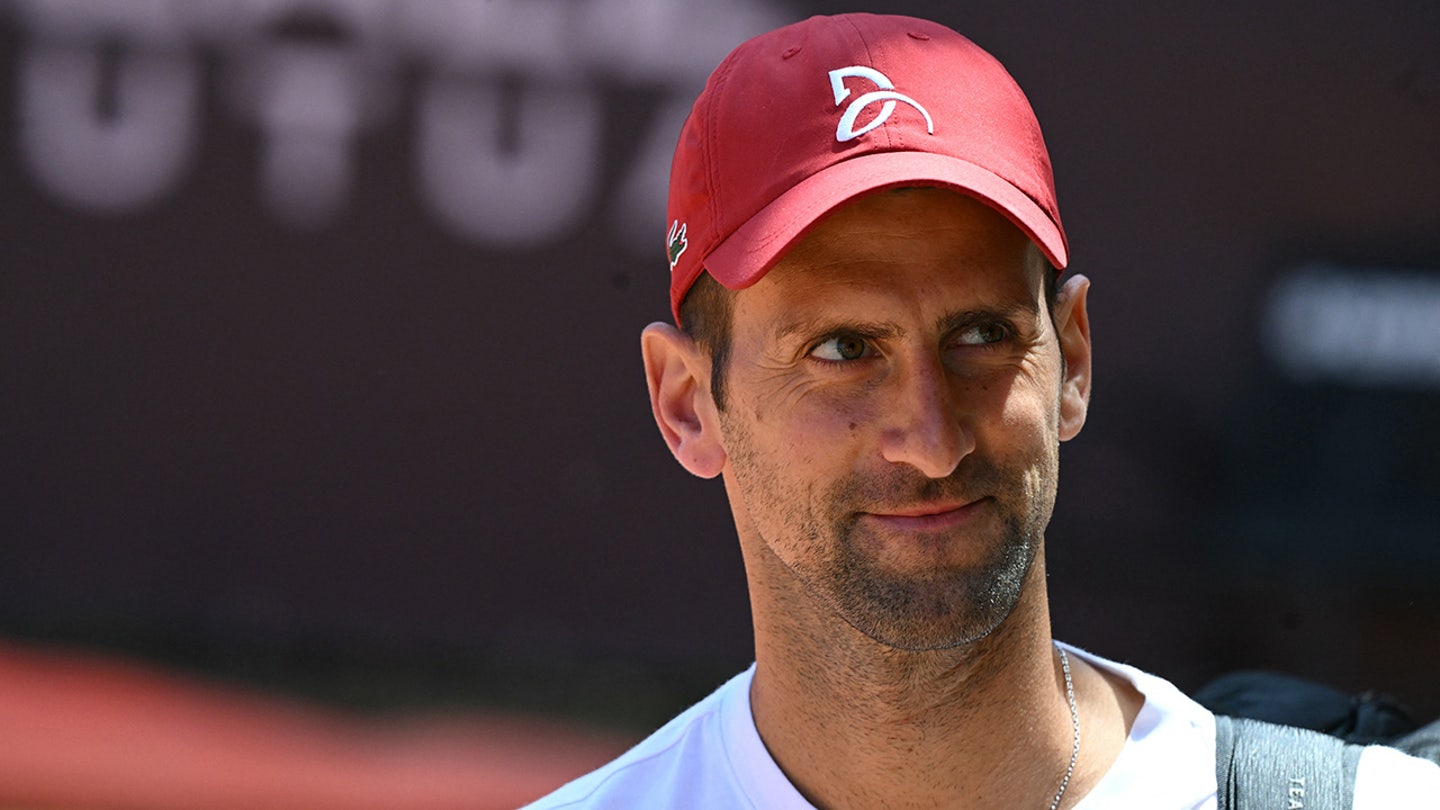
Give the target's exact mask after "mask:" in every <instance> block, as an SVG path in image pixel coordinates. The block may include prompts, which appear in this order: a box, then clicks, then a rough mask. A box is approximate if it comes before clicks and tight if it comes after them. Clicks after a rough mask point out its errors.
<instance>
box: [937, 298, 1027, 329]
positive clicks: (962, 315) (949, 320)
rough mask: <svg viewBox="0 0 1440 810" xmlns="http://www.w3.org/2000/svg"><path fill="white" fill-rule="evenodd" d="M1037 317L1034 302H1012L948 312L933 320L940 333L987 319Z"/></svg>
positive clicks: (1005, 319)
mask: <svg viewBox="0 0 1440 810" xmlns="http://www.w3.org/2000/svg"><path fill="white" fill-rule="evenodd" d="M1027 317H1029V318H1039V317H1040V307H1039V305H1038V304H1036V303H1025V304H1022V303H1013V304H1006V305H1004V306H998V307H982V308H979V309H967V310H962V311H960V312H949V313H946V314H945V315H942V316H941V317H940V319H939V320H938V321H936V322H935V328H936V329H937V330H938V331H939V332H940V333H942V334H944V333H946V332H953V331H955V330H957V329H963V328H965V327H967V326H974V325H975V324H977V323H986V322H989V321H1016V320H1021V319H1024V318H1027Z"/></svg>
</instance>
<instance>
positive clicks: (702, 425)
mask: <svg viewBox="0 0 1440 810" xmlns="http://www.w3.org/2000/svg"><path fill="white" fill-rule="evenodd" d="M640 351H641V353H642V354H643V355H644V357H645V381H646V383H647V384H648V385H649V388H650V409H651V411H653V412H654V414H655V424H656V425H657V426H659V428H660V435H661V436H663V437H665V443H666V444H667V445H669V446H670V452H671V453H672V454H674V456H675V460H676V461H679V462H680V465H681V466H683V467H684V468H685V469H687V470H689V471H690V472H691V473H693V474H695V475H698V476H700V477H701V478H714V477H715V476H717V475H719V474H720V473H721V472H722V471H723V470H724V469H725V461H726V455H725V447H724V444H723V443H722V442H721V440H720V414H719V413H718V412H717V411H716V410H715V402H714V400H713V399H712V398H711V397H710V385H709V380H710V359H709V357H708V356H707V355H706V353H705V352H704V351H702V350H701V348H700V347H699V346H698V345H696V343H695V341H694V340H692V339H691V338H690V336H689V335H687V334H685V333H684V332H681V331H680V330H679V329H677V328H675V327H674V326H671V325H670V324H668V323H652V324H650V325H649V326H647V327H645V331H644V332H642V333H641V335H640Z"/></svg>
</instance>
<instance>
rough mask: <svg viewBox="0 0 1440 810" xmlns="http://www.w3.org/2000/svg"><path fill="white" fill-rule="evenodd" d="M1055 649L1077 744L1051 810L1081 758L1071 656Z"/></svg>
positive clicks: (1072, 748)
mask: <svg viewBox="0 0 1440 810" xmlns="http://www.w3.org/2000/svg"><path fill="white" fill-rule="evenodd" d="M1055 650H1056V652H1058V653H1060V669H1061V670H1063V671H1064V672H1065V699H1066V700H1067V701H1069V702H1070V728H1072V729H1074V730H1075V744H1074V745H1073V746H1071V748H1070V764H1069V765H1067V766H1066V767H1065V778H1064V779H1061V780H1060V789H1059V790H1057V791H1055V800H1054V801H1052V802H1050V810H1056V808H1058V807H1059V806H1060V799H1062V798H1064V796H1065V788H1067V787H1070V777H1071V776H1072V775H1073V774H1074V773H1075V763H1076V761H1078V760H1079V759H1080V709H1079V708H1078V707H1077V706H1076V705H1075V683H1074V682H1073V681H1071V680H1070V657H1069V656H1068V655H1066V654H1065V650H1064V648H1062V647H1061V646H1060V645H1059V644H1056V645H1055Z"/></svg>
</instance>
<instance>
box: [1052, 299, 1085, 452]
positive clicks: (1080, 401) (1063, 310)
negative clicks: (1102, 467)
mask: <svg viewBox="0 0 1440 810" xmlns="http://www.w3.org/2000/svg"><path fill="white" fill-rule="evenodd" d="M1089 292H1090V279H1088V278H1086V277H1084V276H1082V275H1079V274H1076V275H1073V276H1071V277H1070V278H1068V279H1066V281H1065V284H1064V285H1063V286H1062V287H1061V288H1060V290H1059V292H1058V293H1057V294H1056V296H1055V329H1056V331H1057V332H1058V333H1059V337H1060V352H1061V353H1062V354H1063V355H1064V357H1065V379H1064V380H1062V381H1061V383H1060V440H1061V441H1069V440H1070V439H1073V438H1075V437H1076V436H1077V435H1078V434H1079V433H1080V428H1082V427H1084V426H1085V415H1086V413H1087V412H1088V411H1089V409H1090V315H1089V313H1088V312H1087V311H1086V309H1085V302H1086V299H1087V297H1088V295H1089Z"/></svg>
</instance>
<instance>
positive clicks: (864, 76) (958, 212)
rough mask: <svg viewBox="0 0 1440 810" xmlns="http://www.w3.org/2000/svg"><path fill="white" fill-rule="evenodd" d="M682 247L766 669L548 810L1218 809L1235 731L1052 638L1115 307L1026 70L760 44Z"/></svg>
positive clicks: (1377, 776) (710, 118)
mask: <svg viewBox="0 0 1440 810" xmlns="http://www.w3.org/2000/svg"><path fill="white" fill-rule="evenodd" d="M667 220H669V228H668V231H667V242H668V249H669V252H668V256H669V261H670V268H671V304H672V308H673V314H674V316H675V319H676V324H677V325H676V326H670V325H668V324H652V325H651V326H650V327H648V328H647V329H646V330H645V332H644V335H643V339H642V348H643V353H644V359H645V368H646V373H647V377H648V381H649V388H650V398H651V403H652V406H653V410H654V414H655V419H656V422H657V424H658V425H659V427H660V431H661V434H662V435H663V436H664V438H665V441H666V442H667V443H668V445H669V447H670V449H671V451H672V452H673V453H674V455H675V457H676V459H677V460H679V462H680V463H681V464H682V465H683V466H684V467H685V468H686V469H687V470H689V471H690V472H692V473H694V474H696V475H700V476H704V477H715V476H723V479H724V483H725V489H726V493H727V495H728V497H729V500H730V505H731V509H732V511H733V514H734V518H735V526H736V530H737V533H738V535H739V539H740V544H741V550H742V552H743V556H744V560H745V567H746V574H747V579H748V581H749V586H750V596H751V604H752V612H753V616H754V627H755V658H756V663H755V666H754V667H752V668H751V669H750V670H749V671H747V672H745V673H742V674H741V675H739V676H737V677H736V678H735V679H733V680H732V681H730V682H729V683H727V684H726V685H724V686H722V687H721V688H720V689H719V690H718V691H717V692H716V693H715V694H714V695H712V696H710V697H709V698H707V699H706V700H704V701H702V702H701V703H699V704H697V705H696V706H694V707H692V708H691V709H690V710H688V711H687V712H685V713H684V714H682V715H680V716H679V717H677V718H676V719H675V720H673V721H672V722H671V723H669V724H668V725H666V726H665V727H664V728H663V729H661V730H660V731H658V732H656V734H655V735H653V736H652V737H650V738H649V739H647V740H646V741H644V742H642V743H641V744H640V745H639V746H637V747H636V748H635V749H634V750H632V751H631V752H629V753H628V754H626V755H625V756H623V757H621V758H620V759H619V760H617V761H615V762H613V763H611V764H610V765H608V766H606V767H604V768H602V769H600V770H599V771H597V772H595V773H592V774H590V775H588V776H586V777H583V778H581V779H579V780H577V781H576V782H573V783H571V784H570V785H568V786H566V787H565V788H563V789H561V790H560V791H558V792H557V793H556V794H553V795H552V796H550V797H547V798H546V799H544V800H542V801H541V802H540V803H539V805H538V806H539V807H547V808H550V807H556V808H559V807H625V808H633V807H685V808H734V807H757V808H780V807H822V808H870V807H886V808H892V807H893V808H899V807H964V808H1005V809H1006V810H1013V808H1052V810H1053V809H1054V808H1062V807H1063V808H1068V807H1077V806H1083V807H1087V808H1113V807H1124V808H1132V807H1133V808H1137V810H1138V809H1139V808H1143V809H1144V810H1156V809H1157V808H1204V807H1214V806H1215V802H1216V778H1215V775H1214V774H1215V723H1214V718H1213V716H1212V715H1210V714H1209V713H1208V712H1206V711H1205V710H1204V709H1202V708H1201V707H1200V706H1199V705H1197V704H1196V703H1194V702H1193V701H1191V700H1190V699H1188V698H1186V697H1185V696H1183V695H1182V694H1180V693H1179V692H1178V691H1177V690H1176V689H1175V688H1174V687H1172V686H1171V685H1170V684H1168V683H1166V682H1164V681H1163V680H1160V679H1159V678H1156V677H1154V676H1151V675H1147V674H1145V673H1142V672H1139V671H1136V670H1134V669H1132V668H1129V667H1125V666H1121V665H1117V664H1114V663H1111V662H1108V661H1105V660H1103V659H1100V658H1098V657H1095V656H1092V655H1090V654H1088V653H1084V652H1082V651H1080V650H1076V649H1074V648H1070V647H1065V646H1062V645H1058V644H1057V643H1055V642H1054V641H1052V639H1051V635H1050V619H1049V609H1048V602H1047V596H1046V589H1045V554H1044V543H1045V538H1044V529H1045V526H1046V524H1047V523H1048V522H1049V519H1050V514H1051V509H1052V506H1053V503H1054V498H1055V489H1056V479H1057V472H1058V449H1059V444H1060V442H1062V441H1065V440H1068V439H1070V438H1072V437H1074V436H1075V435H1076V434H1078V433H1079V431H1080V429H1081V427H1082V426H1083V425H1084V422H1085V416H1086V409H1087V407H1088V402H1089V393H1090V369H1091V365H1090V361H1091V357H1090V327H1089V319H1088V315H1087V311H1086V298H1087V294H1088V287H1089V282H1088V281H1087V280H1086V279H1085V278H1084V277H1083V276H1080V275H1071V276H1069V277H1068V278H1065V279H1064V280H1063V283H1062V282H1061V281H1060V280H1058V279H1057V275H1058V274H1059V272H1060V270H1061V269H1063V268H1064V267H1065V265H1066V263H1067V261H1068V247H1067V244H1066V239H1065V233H1064V230H1063V228H1062V226H1061V221H1060V216H1059V211H1058V208H1057V206H1056V201H1055V190H1054V182H1053V179H1052V174H1051V168H1050V162H1049V157H1048V154H1047V152H1046V149H1045V145H1044V142H1043V140H1042V138H1041V135H1040V129H1039V126H1038V124H1037V123H1036V121H1035V118H1034V115H1033V113H1032V112H1031V109H1030V106H1029V103H1028V102H1027V101H1026V99H1025V97H1024V95H1023V94H1022V93H1021V91H1020V89H1019V88H1018V87H1017V86H1016V85H1015V83H1014V82H1013V80H1012V79H1011V78H1010V77H1009V75H1008V74H1007V73H1006V72H1005V70H1004V69H1003V68H1002V67H1001V66H1000V64H999V63H998V62H996V61H995V60H994V59H993V58H992V57H991V56H990V55H989V54H987V53H985V52H984V51H982V50H980V49H979V48H978V47H976V46H975V45H974V44H972V43H970V42H969V41H968V40H966V39H964V38H962V37H961V36H959V35H958V34H956V33H955V32H953V31H950V30H949V29H947V28H944V27H942V26H940V25H936V24H934V23H930V22H926V21H922V20H916V19H909V18H903V17H880V16H871V15H844V16H839V17H830V18H814V19H810V20H807V21H805V22H802V23H798V24H795V25H791V26H788V27H786V28H782V29H780V30H777V31H773V32H770V33H769V34H765V35H763V36H760V37H757V38H755V39H753V40H750V41H749V42H746V43H744V44H743V45H741V46H740V47H739V48H737V49H736V50H735V51H734V52H733V53H731V54H730V56H729V57H727V58H726V59H725V61H724V62H722V63H721V64H720V66H719V67H718V68H717V69H716V71H715V72H714V74H712V76H711V78H710V81H709V83H708V84H707V86H706V88H705V90H704V92H703V93H702V94H701V96H700V98H699V99H698V100H697V101H696V104H695V107H694V110H693V111H692V113H691V116H690V118H689V120H688V121H687V123H686V125H685V127H684V129H683V131H682V133H681V136H680V143H679V146H678V148H677V150H676V154H675V161H674V165H673V168H672V174H671V181H670V201H669V215H668V217H667ZM1407 780H1408V781H1407ZM1427 780H1428V781H1427ZM1421 783H1423V784H1428V785H1430V786H1431V787H1432V788H1440V769H1437V768H1435V767H1434V766H1433V765H1432V764H1430V763H1426V762H1422V761H1420V760H1415V759H1410V758H1408V757H1405V756H1404V755H1402V754H1399V753H1398V752H1394V751H1390V750H1389V749H1372V750H1369V751H1367V752H1366V754H1365V757H1364V759H1363V760H1362V763H1361V773H1360V778H1359V781H1358V783H1357V804H1356V806H1357V807H1369V808H1378V807H1390V806H1400V805H1401V804H1403V803H1404V800H1403V799H1402V798H1400V797H1404V796H1412V795H1414V794H1413V793H1411V792H1410V791H1411V790H1413V789H1414V787H1415V786H1416V785H1417V784H1421ZM1391 789H1394V790H1397V791H1400V792H1398V793H1387V792H1386V791H1387V790H1391ZM1432 795H1434V794H1433V793H1432Z"/></svg>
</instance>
